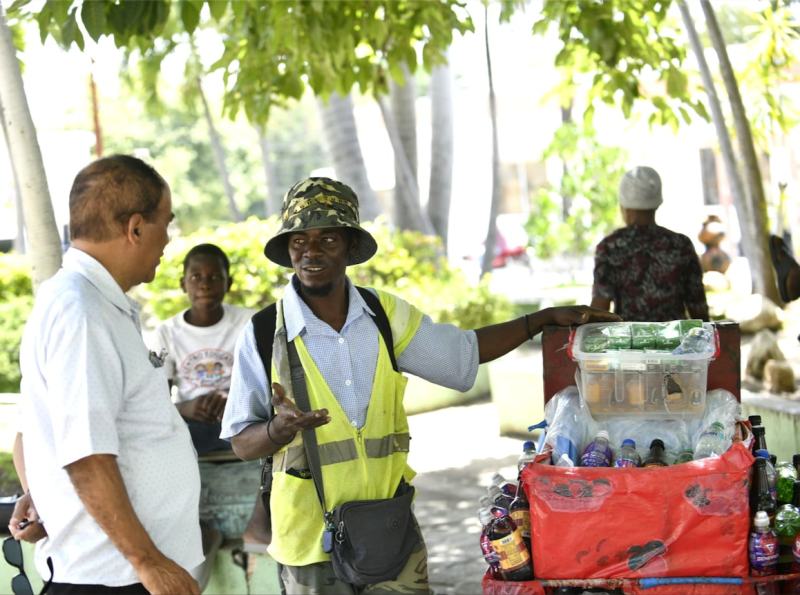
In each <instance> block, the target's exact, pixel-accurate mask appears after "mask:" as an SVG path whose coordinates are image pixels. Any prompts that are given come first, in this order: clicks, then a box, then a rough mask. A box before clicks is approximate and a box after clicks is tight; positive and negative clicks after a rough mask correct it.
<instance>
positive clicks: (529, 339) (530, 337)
mask: <svg viewBox="0 0 800 595" xmlns="http://www.w3.org/2000/svg"><path fill="white" fill-rule="evenodd" d="M523 318H524V319H525V330H526V331H527V332H528V341H532V340H533V333H532V332H531V327H530V325H529V324H528V315H527V314H525V315H524V316H523Z"/></svg>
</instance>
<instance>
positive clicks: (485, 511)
mask: <svg viewBox="0 0 800 595" xmlns="http://www.w3.org/2000/svg"><path fill="white" fill-rule="evenodd" d="M493 518H494V514H492V511H491V509H490V508H487V507H483V508H481V509H480V510H479V511H478V520H480V522H481V525H488V524H489V523H490V522H491V520H492V519H493Z"/></svg>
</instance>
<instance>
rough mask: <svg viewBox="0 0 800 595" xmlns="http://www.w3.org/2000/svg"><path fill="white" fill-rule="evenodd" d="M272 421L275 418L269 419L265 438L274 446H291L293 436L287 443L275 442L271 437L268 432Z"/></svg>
mask: <svg viewBox="0 0 800 595" xmlns="http://www.w3.org/2000/svg"><path fill="white" fill-rule="evenodd" d="M273 419H275V418H274V417H270V418H269V421H268V422H267V438H269V439H270V440H271V441H272V443H273V444H275V445H276V446H286V445H287V444H291V443H292V440H294V434H293V435H292V437H291V438H290V439H289V442H278V441H277V440H275V438H273V437H272V434H270V432H269V425H270V424H271V423H272V420H273Z"/></svg>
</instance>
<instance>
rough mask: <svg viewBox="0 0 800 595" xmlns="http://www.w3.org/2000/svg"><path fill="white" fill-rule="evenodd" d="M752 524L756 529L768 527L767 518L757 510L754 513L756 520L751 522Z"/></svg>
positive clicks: (764, 513)
mask: <svg viewBox="0 0 800 595" xmlns="http://www.w3.org/2000/svg"><path fill="white" fill-rule="evenodd" d="M753 524H754V525H755V526H756V527H759V528H761V527H769V516H768V515H767V513H766V512H764V511H763V510H759V511H758V512H757V513H756V518H755V519H754V521H753Z"/></svg>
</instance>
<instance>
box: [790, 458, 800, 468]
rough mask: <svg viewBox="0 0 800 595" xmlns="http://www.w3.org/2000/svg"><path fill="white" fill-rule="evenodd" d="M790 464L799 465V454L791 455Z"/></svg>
mask: <svg viewBox="0 0 800 595" xmlns="http://www.w3.org/2000/svg"><path fill="white" fill-rule="evenodd" d="M792 465H794V466H795V467H800V455H792Z"/></svg>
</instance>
